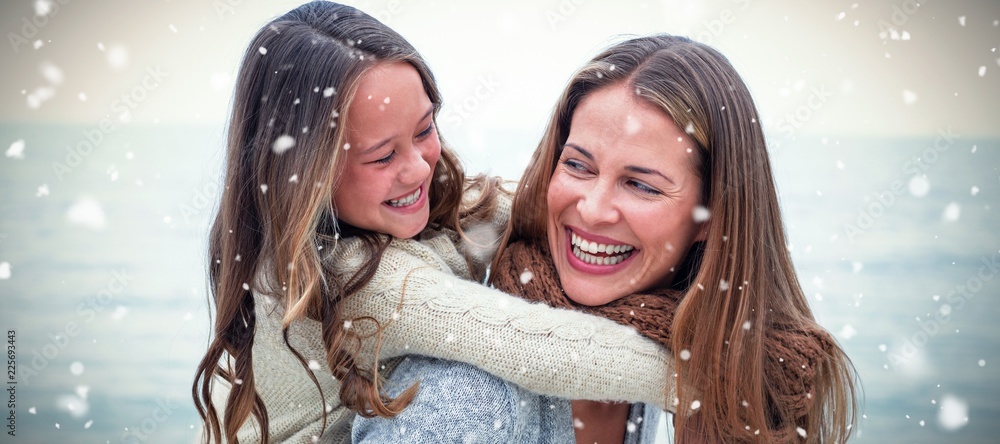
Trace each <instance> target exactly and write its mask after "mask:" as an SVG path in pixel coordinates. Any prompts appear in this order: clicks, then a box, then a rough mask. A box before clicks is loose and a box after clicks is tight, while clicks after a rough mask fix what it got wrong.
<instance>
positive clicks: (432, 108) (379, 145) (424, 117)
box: [361, 104, 434, 155]
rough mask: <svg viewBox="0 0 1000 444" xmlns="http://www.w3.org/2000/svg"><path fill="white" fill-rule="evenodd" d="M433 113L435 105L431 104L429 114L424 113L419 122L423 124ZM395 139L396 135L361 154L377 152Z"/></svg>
mask: <svg viewBox="0 0 1000 444" xmlns="http://www.w3.org/2000/svg"><path fill="white" fill-rule="evenodd" d="M433 112H434V104H431V108H430V109H428V110H427V112H426V113H424V115H423V116H421V117H420V120H417V122H422V121H423V120H424V119H426V118H427V117H428V116H430V115H431V113H433ZM393 137H396V135H392V136H389V137H386V138H385V139H382V140H380V141H378V142H376V143H375V144H374V145H372V146H370V147H368V148H365V150H364V151H362V152H361V154H363V155H364V154H368V153H370V152H372V151H375V150H377V149H379V148H382V147H383V146H385V144H387V143H389V141H391V140H392V138H393Z"/></svg>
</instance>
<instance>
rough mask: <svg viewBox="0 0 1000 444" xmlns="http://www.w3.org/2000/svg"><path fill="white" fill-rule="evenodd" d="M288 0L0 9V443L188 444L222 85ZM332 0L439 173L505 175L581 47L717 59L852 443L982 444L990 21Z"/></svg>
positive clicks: (805, 6)
mask: <svg viewBox="0 0 1000 444" xmlns="http://www.w3.org/2000/svg"><path fill="white" fill-rule="evenodd" d="M300 3H301V2H300V1H287V0H279V1H267V2H263V1H251V0H205V1H195V0H171V1H167V0H143V1H125V0H103V1H83V0H43V1H34V0H13V1H6V2H3V4H2V6H0V11H2V12H0V31H2V33H3V35H4V36H5V40H4V42H5V44H4V45H2V46H3V47H2V48H0V60H2V65H0V66H2V69H0V104H2V106H0V150H2V152H3V154H4V155H3V156H2V157H0V329H2V330H6V331H8V336H10V335H11V333H10V332H13V333H12V334H13V335H14V337H15V345H16V354H17V363H18V373H17V377H18V382H17V384H16V387H15V389H16V407H15V410H16V424H17V432H16V437H11V436H9V435H7V434H6V432H7V431H8V429H7V428H4V432H5V434H4V435H3V438H4V439H3V440H2V441H3V442H60V441H72V442H107V443H110V442H115V443H118V442H158V443H160V442H162V443H173V442H192V441H193V440H194V439H195V436H196V428H197V427H198V425H199V424H200V420H199V418H198V416H197V413H196V412H195V410H194V407H193V404H192V401H191V397H190V386H191V382H192V378H193V375H194V368H195V365H196V363H197V361H198V360H199V359H200V358H201V355H202V353H203V352H204V349H205V347H206V345H207V337H208V332H209V317H208V315H209V309H208V302H207V295H206V278H205V276H206V273H205V261H204V256H205V255H206V254H205V251H206V239H207V229H208V226H209V223H210V221H211V218H212V217H213V214H214V211H215V209H216V207H217V201H218V197H219V188H220V183H221V172H222V159H223V150H224V142H225V140H224V133H225V125H226V119H227V117H228V112H229V106H230V101H231V94H232V89H233V86H234V85H233V79H234V78H235V77H236V68H237V66H238V63H239V60H240V57H241V55H242V53H243V51H244V50H245V48H246V45H247V42H249V40H250V38H251V36H252V35H253V34H254V33H255V32H256V31H257V29H259V28H260V27H261V26H262V25H264V24H266V23H267V22H268V21H269V20H270V19H272V18H274V17H275V16H277V15H280V14H282V13H284V12H286V11H288V10H289V9H292V8H294V7H295V6H297V5H299V4H300ZM347 3H349V4H352V5H354V6H357V7H358V8H360V9H362V10H363V11H365V12H367V13H369V14H371V15H373V16H375V17H377V18H379V19H380V20H382V21H383V22H385V23H387V24H389V25H390V26H392V27H393V28H394V29H396V30H397V31H399V32H400V33H401V34H402V35H403V36H405V37H407V38H408V39H409V40H410V41H411V43H413V44H414V46H416V48H417V49H418V50H420V51H421V52H422V54H423V55H424V57H425V58H426V59H427V60H428V62H429V63H430V66H431V68H432V69H433V70H434V73H435V75H436V76H437V79H438V83H439V85H440V87H441V89H442V91H443V92H444V98H445V106H444V109H443V111H442V113H441V114H440V115H439V117H438V123H439V126H440V130H441V134H443V136H444V137H445V138H446V139H447V140H448V141H449V142H450V143H451V144H452V145H453V146H454V148H455V149H456V150H457V151H458V153H459V155H460V157H461V158H462V160H463V161H464V164H465V166H466V170H467V171H468V172H472V173H478V172H489V173H492V174H496V175H500V176H503V177H505V178H509V179H517V178H518V177H519V176H520V174H521V171H523V169H524V167H525V165H526V164H527V162H528V159H529V157H530V154H531V152H532V151H533V149H534V147H535V144H536V143H537V141H538V139H539V137H540V134H541V132H542V130H543V127H544V124H545V122H546V121H547V119H548V117H549V114H550V112H551V109H552V106H553V104H554V103H555V101H556V99H557V97H558V95H559V93H560V92H561V90H562V88H563V87H564V85H565V82H566V81H567V80H568V79H569V77H570V76H571V74H572V73H573V71H574V70H575V69H577V68H578V67H579V66H581V65H582V64H583V63H584V62H586V61H587V60H588V59H589V58H591V57H592V56H593V55H595V54H596V53H597V52H598V51H600V50H601V49H602V48H604V47H606V46H608V45H609V44H612V43H614V42H617V41H620V40H622V39H624V38H626V37H627V36H630V35H636V34H646V33H653V32H668V33H674V34H684V35H688V36H691V37H692V38H695V39H697V40H699V41H703V42H706V43H709V44H711V45H713V46H715V47H716V48H718V49H720V50H721V51H722V52H723V53H724V54H726V55H727V57H729V58H730V60H731V61H732V62H733V64H734V65H735V66H736V68H737V69H738V70H739V71H740V73H741V74H742V75H743V77H744V79H745V80H746V82H747V83H748V84H749V86H750V89H751V91H752V92H753V94H754V96H755V99H756V100H757V105H758V107H759V109H760V112H761V116H762V123H763V125H764V127H765V129H766V130H767V133H768V138H769V140H768V142H769V146H770V149H771V152H772V162H773V166H774V168H775V172H776V177H777V181H778V187H779V192H780V194H781V202H782V206H783V211H784V215H785V224H786V227H787V230H788V232H789V235H790V243H789V245H788V246H787V247H788V248H789V249H790V250H791V251H792V253H793V257H794V259H795V264H796V267H797V270H798V272H799V276H800V279H801V282H802V285H803V287H804V289H805V290H806V293H807V295H808V296H809V299H810V303H811V305H812V307H813V309H814V311H815V314H816V316H817V317H818V318H819V320H820V322H821V323H822V324H823V325H824V326H825V327H827V328H828V329H829V330H830V331H832V332H833V333H834V334H835V335H836V336H837V338H838V339H839V340H840V341H841V343H842V344H843V346H844V347H845V348H846V350H847V352H848V354H849V355H850V356H851V358H852V359H853V360H854V363H855V365H856V366H857V369H858V371H859V373H860V377H861V382H862V385H863V388H864V395H865V399H864V411H863V413H864V416H863V418H862V419H861V422H860V424H859V430H858V433H857V439H856V442H859V443H862V442H863V443H877V442H954V443H975V442H995V440H996V436H1000V422H997V421H996V420H995V418H997V417H1000V377H998V375H1000V372H998V371H997V370H996V368H998V367H1000V323H998V322H997V320H998V318H1000V303H998V302H1000V301H998V300H997V296H998V293H1000V291H998V290H1000V279H994V277H996V276H997V274H998V273H1000V233H998V228H1000V215H998V212H1000V170H998V168H1000V53H998V49H997V48H998V46H1000V3H998V2H996V1H993V0H983V1H948V2H946V1H923V2H921V3H922V4H921V5H918V4H917V2H916V1H915V0H895V1H888V0H878V1H867V2H852V1H842V0H833V1H827V2H797V1H793V0H771V1H768V0H713V1H700V2H689V1H680V0H661V1H600V0H542V1H528V0H514V1H506V2H490V3H479V2H457V1H455V2H446V1H405V0H372V1H351V2H347ZM4 387H5V389H7V388H9V387H11V385H5V386H4ZM8 397H9V394H8V395H5V396H4V399H5V400H7V399H8ZM4 411H7V409H5V410H4ZM4 416H9V415H8V414H6V413H5V414H4ZM991 418H993V419H991ZM4 424H5V426H6V425H7V424H8V421H5V422H4Z"/></svg>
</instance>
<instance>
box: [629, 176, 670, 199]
mask: <svg viewBox="0 0 1000 444" xmlns="http://www.w3.org/2000/svg"><path fill="white" fill-rule="evenodd" d="M628 183H630V184H632V187H633V188H635V189H637V190H639V191H640V192H642V193H646V194H649V195H653V196H659V195H660V194H663V193H661V192H660V191H659V190H657V189H655V188H652V187H650V186H648V185H646V184H644V183H642V182H637V181H634V180H630V181H628Z"/></svg>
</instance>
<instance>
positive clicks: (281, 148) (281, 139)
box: [271, 134, 295, 154]
mask: <svg viewBox="0 0 1000 444" xmlns="http://www.w3.org/2000/svg"><path fill="white" fill-rule="evenodd" d="M293 146H295V138H294V137H292V136H289V135H288V134H282V135H280V136H278V138H277V139H274V144H273V145H271V151H273V152H274V154H282V153H284V152H285V151H288V150H289V149H291V148H292V147H293Z"/></svg>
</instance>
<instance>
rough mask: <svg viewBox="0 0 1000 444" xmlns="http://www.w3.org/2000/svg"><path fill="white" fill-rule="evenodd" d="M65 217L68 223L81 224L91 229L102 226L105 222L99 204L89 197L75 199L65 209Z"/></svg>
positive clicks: (105, 219)
mask: <svg viewBox="0 0 1000 444" xmlns="http://www.w3.org/2000/svg"><path fill="white" fill-rule="evenodd" d="M66 217H67V218H68V219H69V221H70V223H73V224H76V225H82V226H84V227H87V228H90V229H92V230H98V229H101V228H103V227H104V224H105V223H106V222H107V218H106V217H105V216H104V210H103V209H102V208H101V204H100V203H98V202H97V201H96V200H94V199H92V198H89V197H85V198H82V199H80V200H77V201H76V202H75V203H74V204H73V205H72V206H70V207H69V209H68V210H67V211H66Z"/></svg>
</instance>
